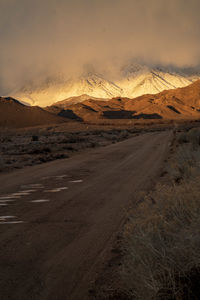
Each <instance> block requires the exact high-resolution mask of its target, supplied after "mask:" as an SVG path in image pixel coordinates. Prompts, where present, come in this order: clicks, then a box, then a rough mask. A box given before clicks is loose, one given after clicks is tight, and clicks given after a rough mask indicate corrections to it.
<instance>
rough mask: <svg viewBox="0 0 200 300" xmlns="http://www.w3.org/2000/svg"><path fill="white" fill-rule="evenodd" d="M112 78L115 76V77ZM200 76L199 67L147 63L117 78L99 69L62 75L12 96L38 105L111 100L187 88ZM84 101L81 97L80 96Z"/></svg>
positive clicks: (127, 69) (134, 66)
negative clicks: (86, 98) (83, 99)
mask: <svg viewBox="0 0 200 300" xmlns="http://www.w3.org/2000/svg"><path fill="white" fill-rule="evenodd" d="M111 77H112V76H111ZM198 79H200V72H198V71H197V70H194V71H193V72H192V70H182V69H181V70H179V69H173V70H171V69H168V68H159V67H147V66H145V65H139V64H138V65H137V64H136V65H131V64H130V65H129V66H126V67H124V69H122V70H121V71H120V75H119V76H117V77H116V78H114V79H113V78H107V77H105V76H103V75H101V74H98V73H95V72H85V73H84V74H82V75H81V76H77V77H74V78H71V79H65V78H64V77H62V76H61V77H59V79H54V78H52V79H50V80H48V81H47V82H46V83H41V84H38V85H36V86H33V87H32V86H31V84H30V85H27V86H26V88H24V89H21V90H19V91H18V92H16V91H15V92H14V93H13V94H12V93H11V96H13V97H14V98H18V99H20V100H22V101H24V102H28V103H31V104H34V105H40V106H43V107H45V106H47V105H51V104H53V103H55V102H58V101H63V100H64V99H68V98H70V99H69V101H73V102H75V99H72V98H73V97H80V96H82V95H85V94H87V95H88V96H89V97H94V98H98V99H99V98H101V99H110V98H113V97H128V98H135V97H138V96H141V95H144V94H156V93H158V92H161V91H163V90H169V89H173V88H179V87H185V86H188V85H190V84H191V83H192V82H194V81H195V80H198ZM77 100H78V101H77V102H80V99H77Z"/></svg>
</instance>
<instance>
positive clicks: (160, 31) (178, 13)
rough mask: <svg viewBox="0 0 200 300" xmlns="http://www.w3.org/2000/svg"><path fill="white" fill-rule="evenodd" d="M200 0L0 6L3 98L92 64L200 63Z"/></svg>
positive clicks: (73, 0) (45, 0)
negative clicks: (23, 86)
mask: <svg viewBox="0 0 200 300" xmlns="http://www.w3.org/2000/svg"><path fill="white" fill-rule="evenodd" d="M199 12H200V1H199V0H0V70H1V72H0V88H1V90H0V92H1V91H3V90H5V89H7V88H10V89H12V88H14V87H15V86H19V85H21V84H24V83H25V82H26V80H32V79H34V80H35V79H38V80H39V79H40V78H44V77H45V76H47V75H51V74H54V73H56V72H64V73H65V74H66V75H69V76H71V75H72V74H74V73H80V72H81V70H82V68H83V67H84V66H85V65H88V64H89V65H93V66H95V68H97V69H99V70H100V71H101V72H104V71H105V72H107V71H115V69H116V68H118V67H119V66H121V65H123V64H125V63H126V62H127V61H129V60H131V59H133V58H140V59H142V60H144V61H146V62H147V63H161V64H164V65H165V64H174V65H177V66H181V67H182V66H189V65H197V64H199V62H200V17H199Z"/></svg>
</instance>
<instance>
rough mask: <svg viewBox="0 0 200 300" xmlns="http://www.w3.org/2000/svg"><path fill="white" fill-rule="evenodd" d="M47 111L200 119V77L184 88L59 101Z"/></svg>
mask: <svg viewBox="0 0 200 300" xmlns="http://www.w3.org/2000/svg"><path fill="white" fill-rule="evenodd" d="M46 110H47V111H49V112H52V113H55V114H57V115H59V116H63V117H71V118H73V119H79V120H83V121H85V122H91V121H92V122H93V121H98V120H103V119H104V120H105V119H127V120H128V119H129V120H130V119H166V120H189V119H191V120H192V119H196V120H198V119H200V80H197V81H195V82H194V83H192V84H190V85H189V86H187V87H184V88H177V89H172V90H166V91H162V92H160V93H158V94H155V95H151V94H147V95H142V96H139V97H136V98H134V99H130V98H124V97H116V98H112V99H110V100H106V101H105V100H94V99H88V100H84V101H83V102H79V103H70V102H68V100H66V101H60V102H57V103H55V104H54V105H52V106H50V107H46Z"/></svg>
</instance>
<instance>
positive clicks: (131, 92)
mask: <svg viewBox="0 0 200 300" xmlns="http://www.w3.org/2000/svg"><path fill="white" fill-rule="evenodd" d="M199 78H200V73H197V71H195V73H194V72H193V73H192V72H191V71H190V72H189V71H187V70H185V72H184V71H183V70H178V69H173V70H170V69H169V68H160V67H154V68H150V67H147V66H142V65H138V64H134V65H130V66H127V67H125V68H124V69H123V70H122V78H121V79H120V80H119V81H118V82H117V84H118V85H119V86H120V87H121V88H122V89H123V92H124V94H125V95H126V97H128V98H135V97H138V96H141V95H144V94H156V93H159V92H162V91H163V90H169V89H175V88H179V87H185V86H188V85H189V84H191V83H192V82H194V81H195V80H198V79H199Z"/></svg>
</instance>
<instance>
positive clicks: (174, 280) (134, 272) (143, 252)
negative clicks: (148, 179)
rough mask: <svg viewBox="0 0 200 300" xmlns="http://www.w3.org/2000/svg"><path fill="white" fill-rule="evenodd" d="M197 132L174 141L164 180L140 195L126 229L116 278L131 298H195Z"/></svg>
mask: <svg viewBox="0 0 200 300" xmlns="http://www.w3.org/2000/svg"><path fill="white" fill-rule="evenodd" d="M199 132H200V131H199V130H194V129H192V130H190V131H189V132H188V133H185V136H186V139H187V144H184V145H183V144H182V139H179V137H178V139H177V140H178V141H179V146H178V150H177V152H176V156H174V157H173V159H172V160H171V165H170V167H168V173H169V175H168V178H167V179H168V181H167V182H166V183H165V184H162V185H161V184H158V185H157V186H156V188H155V190H154V191H152V192H151V193H149V194H148V195H147V196H142V197H141V198H142V199H141V200H143V201H142V203H141V204H140V206H139V208H138V210H137V213H136V212H133V213H132V215H131V216H130V220H129V222H128V223H127V225H126V228H125V232H124V235H125V240H126V245H125V259H124V263H123V268H122V275H123V279H124V282H125V286H126V290H127V293H128V295H129V296H131V297H132V298H133V299H141V300H145V299H174V300H185V299H199V295H200V287H199V280H200V232H199V229H200V147H199V136H200V134H199ZM197 145H198V146H197Z"/></svg>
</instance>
